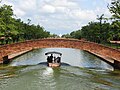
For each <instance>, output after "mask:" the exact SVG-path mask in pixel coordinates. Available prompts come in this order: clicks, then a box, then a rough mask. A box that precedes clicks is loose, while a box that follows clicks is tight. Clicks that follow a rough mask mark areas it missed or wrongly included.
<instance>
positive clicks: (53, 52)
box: [45, 51, 62, 56]
mask: <svg viewBox="0 0 120 90" xmlns="http://www.w3.org/2000/svg"><path fill="white" fill-rule="evenodd" d="M48 54H59V55H60V56H61V55H62V53H60V52H56V51H52V52H47V53H45V55H48Z"/></svg>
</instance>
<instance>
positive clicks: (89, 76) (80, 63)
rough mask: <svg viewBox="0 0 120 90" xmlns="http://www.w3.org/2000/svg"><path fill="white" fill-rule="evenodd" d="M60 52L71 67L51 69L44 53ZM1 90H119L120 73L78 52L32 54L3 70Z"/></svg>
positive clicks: (1, 67)
mask: <svg viewBox="0 0 120 90" xmlns="http://www.w3.org/2000/svg"><path fill="white" fill-rule="evenodd" d="M48 51H58V52H61V53H62V54H63V55H62V58H61V60H62V62H64V63H67V64H69V65H70V66H61V67H58V68H50V67H47V66H46V65H44V64H43V65H42V64H39V63H41V62H46V56H45V53H46V52H48ZM0 90H120V71H119V70H113V67H112V66H110V65H109V64H107V63H106V62H104V61H102V60H101V59H100V58H98V57H96V56H94V55H92V54H90V53H88V52H86V51H82V50H79V49H71V48H42V49H38V50H33V51H31V52H29V53H26V54H24V55H22V56H20V57H18V58H15V59H14V60H13V61H12V62H11V63H10V64H9V65H7V66H6V65H1V66H0Z"/></svg>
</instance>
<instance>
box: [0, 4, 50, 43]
mask: <svg viewBox="0 0 120 90" xmlns="http://www.w3.org/2000/svg"><path fill="white" fill-rule="evenodd" d="M13 16H14V14H13V10H12V6H9V5H3V6H1V7H0V41H1V43H2V44H3V43H4V44H5V43H6V44H8V43H11V41H12V42H18V41H19V40H31V39H39V38H47V37H49V35H50V32H47V31H45V30H44V28H43V27H41V26H40V25H37V26H36V25H34V24H32V25H30V21H31V20H30V19H28V23H24V22H23V21H21V19H15V18H13ZM3 37H4V40H3V39H1V38H3Z"/></svg>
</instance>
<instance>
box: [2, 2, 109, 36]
mask: <svg viewBox="0 0 120 90" xmlns="http://www.w3.org/2000/svg"><path fill="white" fill-rule="evenodd" d="M110 2H111V0H2V4H7V5H12V9H13V10H14V14H15V15H16V18H20V19H21V20H22V21H24V22H27V20H28V19H30V20H31V24H35V25H38V24H39V25H40V26H43V27H44V28H45V30H46V31H49V32H51V33H54V34H58V35H60V34H66V33H70V32H72V31H76V30H79V29H81V27H82V26H85V25H87V24H88V23H89V22H91V21H97V20H96V18H97V15H99V16H100V15H102V14H104V16H105V17H110V16H111V14H110V12H109V10H108V8H107V5H108V4H110Z"/></svg>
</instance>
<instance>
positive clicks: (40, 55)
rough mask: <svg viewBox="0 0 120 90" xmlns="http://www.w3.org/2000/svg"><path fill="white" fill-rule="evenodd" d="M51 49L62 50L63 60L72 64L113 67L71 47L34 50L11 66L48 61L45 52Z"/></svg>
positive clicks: (104, 67)
mask: <svg viewBox="0 0 120 90" xmlns="http://www.w3.org/2000/svg"><path fill="white" fill-rule="evenodd" d="M49 51H58V52H61V53H62V54H63V55H62V58H61V60H62V62H64V63H67V64H70V65H71V66H78V67H86V68H103V69H112V67H111V66H110V65H108V64H107V63H105V62H103V61H102V60H101V59H99V58H97V57H95V56H94V55H91V54H90V53H88V52H85V51H82V50H79V49H70V48H44V49H39V50H34V51H32V52H29V53H27V54H25V55H23V56H21V57H19V58H16V59H15V60H13V62H12V63H11V66H18V65H36V64H38V63H40V62H46V56H45V53H46V52H49Z"/></svg>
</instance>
